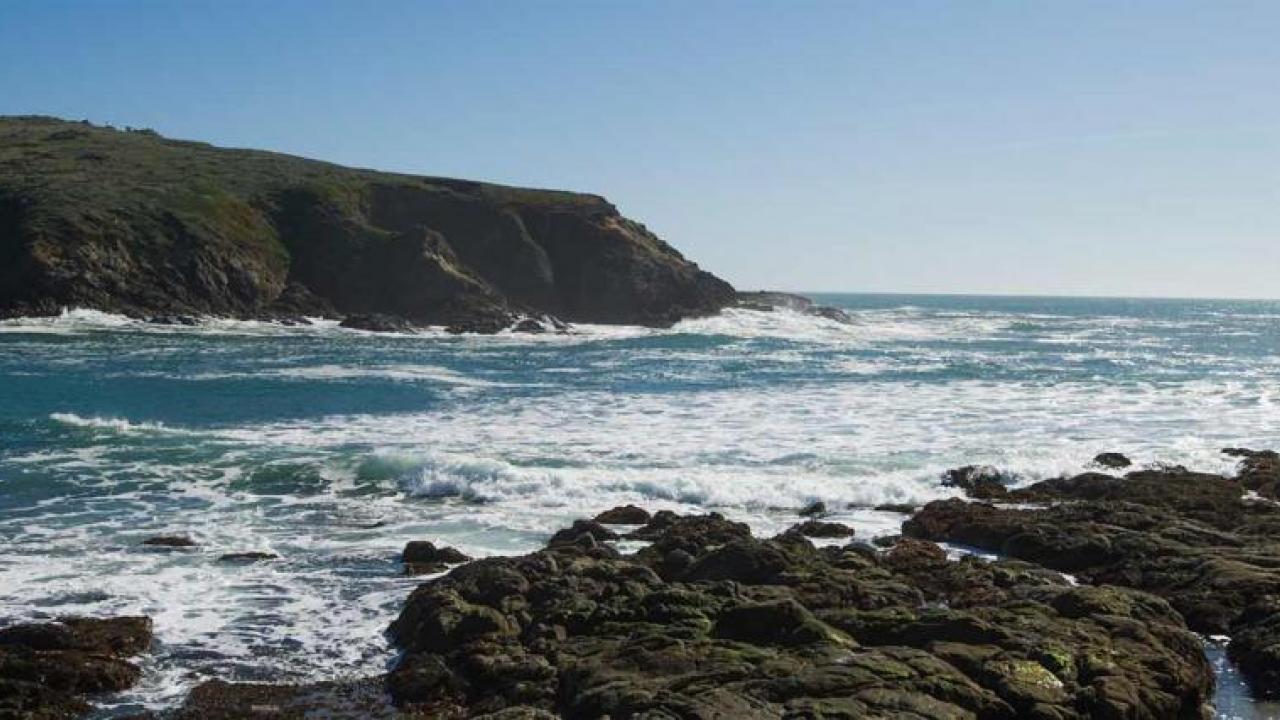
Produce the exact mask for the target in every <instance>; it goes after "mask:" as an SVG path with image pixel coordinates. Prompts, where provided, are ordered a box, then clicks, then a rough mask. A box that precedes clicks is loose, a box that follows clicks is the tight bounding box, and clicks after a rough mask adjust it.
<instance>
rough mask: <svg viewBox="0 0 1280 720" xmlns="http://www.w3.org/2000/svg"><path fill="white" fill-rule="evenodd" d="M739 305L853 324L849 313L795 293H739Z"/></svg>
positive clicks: (758, 291)
mask: <svg viewBox="0 0 1280 720" xmlns="http://www.w3.org/2000/svg"><path fill="white" fill-rule="evenodd" d="M737 305H738V307H740V308H746V309H748V310H762V311H765V312H772V311H774V310H790V311H792V312H798V313H803V314H805V315H813V316H815V317H821V318H826V319H828V320H834V321H835V322H838V323H851V322H853V318H852V317H851V316H850V315H849V313H847V312H845V311H844V310H841V309H840V308H838V307H832V306H830V305H820V304H818V303H816V302H814V301H813V299H812V298H807V297H805V296H804V295H797V294H795V293H785V292H776V291H772V290H756V291H750V292H739V293H738V294H737Z"/></svg>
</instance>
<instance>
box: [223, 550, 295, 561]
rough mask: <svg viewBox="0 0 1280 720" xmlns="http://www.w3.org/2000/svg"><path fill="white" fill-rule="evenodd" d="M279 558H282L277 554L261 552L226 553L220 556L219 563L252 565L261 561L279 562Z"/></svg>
mask: <svg viewBox="0 0 1280 720" xmlns="http://www.w3.org/2000/svg"><path fill="white" fill-rule="evenodd" d="M279 558H280V556H279V555H277V554H275V553H269V552H261V551H257V550H254V551H250V552H234V553H224V554H222V555H219V556H218V562H229V563H234V562H245V563H250V562H258V561H260V560H278V559H279Z"/></svg>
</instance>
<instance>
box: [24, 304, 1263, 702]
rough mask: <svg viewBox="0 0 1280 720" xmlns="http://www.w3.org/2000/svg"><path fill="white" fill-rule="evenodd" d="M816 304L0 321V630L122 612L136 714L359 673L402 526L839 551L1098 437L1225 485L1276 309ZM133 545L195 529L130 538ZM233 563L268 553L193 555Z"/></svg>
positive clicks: (385, 607)
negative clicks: (670, 521) (513, 325)
mask: <svg viewBox="0 0 1280 720" xmlns="http://www.w3.org/2000/svg"><path fill="white" fill-rule="evenodd" d="M818 299H819V300H820V301H821V302H824V303H828V304H832V305H837V306H839V307H842V308H844V309H845V310H847V311H848V313H849V314H850V317H851V322H849V323H847V324H845V323H839V322H835V321H832V320H828V319H824V318H819V317H813V316H808V315H803V314H798V313H795V312H789V311H774V312H762V311H754V310H739V309H735V310H728V311H726V312H724V313H723V314H721V315H719V316H716V317H711V318H704V319H697V320H688V321H685V322H682V323H680V324H678V325H676V326H675V327H673V328H670V329H662V330H656V329H641V328H622V327H599V326H579V327H578V328H576V330H575V332H573V333H571V334H567V335H511V334H502V335H497V336H490V337H479V336H449V335H445V334H443V333H420V334H400V335H382V334H369V333H364V332H360V331H354V330H346V329H342V328H339V327H337V326H336V324H335V323H333V322H326V321H318V322H316V323H314V324H313V325H310V326H304V327H283V326H280V325H274V324H270V323H252V322H232V321H221V320H209V321H206V322H205V323H204V324H202V325H200V326H198V327H169V326H155V325H148V324H146V323H142V322H138V321H134V320H129V319H126V318H122V317H117V316H111V315H105V314H101V313H96V312H92V311H83V310H78V311H70V312H67V313H64V314H63V315H62V316H61V317H56V318H45V319H29V320H14V321H5V322H0V622H7V621H12V620H19V619H37V618H50V617H56V616H60V615H67V614H87V615H112V614H124V613H141V614H146V615H149V616H151V617H152V618H154V620H155V628H156V636H157V644H156V646H155V648H154V649H153V651H152V652H151V653H149V654H148V655H146V656H144V657H143V658H142V663H143V665H144V668H145V675H144V679H143V681H142V683H141V684H140V685H139V686H138V687H137V688H136V689H134V690H132V691H129V692H128V693H125V694H123V695H121V696H118V697H116V698H114V699H113V700H111V707H113V708H114V709H115V711H119V712H125V711H127V710H130V709H137V708H139V707H143V706H145V707H151V708H161V707H166V706H171V705H172V704H174V703H176V702H178V701H180V699H181V697H182V695H183V694H184V693H185V692H186V691H187V690H189V689H190V688H191V687H192V686H193V685H194V684H195V683H198V682H200V681H201V680H203V679H207V678H214V677H217V678H223V679H228V680H260V681H271V682H286V681H301V680H308V679H319V678H333V677H344V676H353V675H361V674H368V673H375V672H379V671H381V670H383V669H384V668H385V667H386V665H387V663H388V662H389V661H390V660H391V659H392V658H393V649H392V648H391V647H390V646H389V644H388V642H387V639H386V637H385V636H384V631H385V629H386V627H387V624H388V623H389V622H390V621H391V620H392V619H393V618H394V617H395V615H396V613H397V612H398V610H399V607H400V605H401V603H402V601H403V599H404V597H405V596H406V595H407V594H408V593H409V591H410V589H411V588H412V587H413V586H414V585H415V584H416V583H417V582H419V581H420V580H421V579H420V578H406V577H404V576H403V575H402V574H401V573H402V568H401V566H400V564H399V562H398V558H397V556H398V553H399V550H400V549H401V548H402V547H403V546H404V543H405V542H407V541H408V540H414V539H426V540H432V541H435V542H437V543H444V544H447V545H452V546H455V547H458V548H459V549H461V550H463V551H465V552H467V553H470V554H472V555H489V554H501V553H521V552H526V551H529V550H532V549H534V548H537V547H539V546H541V544H542V543H543V542H544V541H545V540H546V538H547V537H548V536H549V534H550V533H551V532H553V531H554V530H555V529H557V528H559V527H562V526H564V525H566V524H567V523H568V522H569V521H571V520H573V519H575V518H578V517H583V516H589V515H593V514H595V513H596V512H598V511H600V510H604V509H607V508H609V507H612V506H614V505H618V504H624V503H636V504H639V505H642V506H644V507H647V508H650V509H659V508H671V509H674V510H677V511H681V512H705V511H708V510H715V511H718V512H722V513H724V514H726V515H728V516H730V517H733V518H735V519H740V520H744V521H746V522H748V523H750V524H751V525H752V526H753V528H754V529H755V530H756V531H757V532H758V533H764V534H769V533H774V532H777V531H780V530H782V529H784V528H786V527H787V526H789V525H790V524H792V523H793V522H795V520H796V517H795V512H796V510H797V509H798V508H801V507H802V506H804V505H806V504H808V503H811V502H813V501H816V500H821V501H824V502H825V503H826V504H827V506H828V507H829V508H832V509H834V510H836V511H837V514H836V518H835V519H837V520H840V521H844V522H847V523H850V524H852V525H854V526H855V527H856V528H857V529H858V533H859V535H860V536H861V537H863V538H870V537H873V536H875V535H878V534H885V533H893V532H896V531H897V528H898V525H899V523H900V522H901V520H902V516H900V515H896V514H894V513H887V512H878V511H875V510H874V509H873V508H874V506H875V505H877V504H880V503H923V502H926V501H928V500H932V499H935V498H941V497H948V496H950V495H952V494H953V491H952V490H950V489H948V488H944V487H942V486H941V484H940V482H939V475H940V474H941V473H942V472H943V471H944V470H946V469H948V468H951V467H955V466H957V465H964V464H973V463H982V464H991V465H995V466H998V467H1000V468H1003V469H1006V470H1008V471H1011V472H1013V473H1016V474H1017V475H1018V476H1019V477H1020V478H1021V479H1022V480H1023V481H1024V482H1031V481H1034V480H1037V479H1040V478H1044V477H1050V476H1054V475H1058V474H1061V473H1072V472H1078V471H1080V470H1081V469H1082V468H1083V466H1084V464H1085V463H1086V462H1088V460H1089V459H1090V458H1091V457H1092V456H1093V455H1094V454H1096V453H1098V452H1100V451H1104V450H1113V451H1120V452H1123V453H1125V454H1127V455H1129V456H1130V457H1131V458H1133V459H1134V460H1135V461H1137V462H1138V463H1140V464H1141V463H1153V462H1157V461H1159V462H1168V463H1180V464H1184V465H1187V466H1188V467H1193V468H1196V469H1202V470H1208V471H1219V472H1227V471H1230V469H1231V463H1230V461H1229V459H1227V458H1224V457H1223V456H1221V454H1220V453H1219V452H1218V450H1219V449H1220V448H1222V447H1224V446H1228V445H1241V446H1246V447H1257V448H1266V447H1273V448H1280V402H1278V401H1280V302H1263V301H1256V302H1249V301H1212V300H1119V299H1063V298H998V297H949V296H903V295H828V296H819V297H818ZM158 534H183V535H189V536H190V537H192V538H193V539H194V540H196V541H197V542H198V543H199V544H198V546H197V547H196V548H194V549H191V550H172V549H170V550H166V549H159V548H148V547H142V546H140V545H139V543H140V541H142V540H143V539H145V538H147V537H149V536H152V535H158ZM240 551H264V552H271V553H276V554H278V555H279V556H280V559H279V560H275V561H270V562H261V563H249V564H231V563H220V562H217V558H218V556H220V555H222V554H223V553H229V552H240ZM1219 656H1220V653H1219ZM1218 661H1221V658H1220V657H1218V658H1217V660H1215V662H1218ZM1221 663H1222V664H1223V665H1224V667H1226V665H1225V661H1221ZM1224 677H1225V676H1224ZM1228 679H1229V678H1228ZM1223 692H1226V693H1229V694H1230V697H1226V696H1224V698H1223V700H1222V706H1223V707H1224V708H1225V707H1228V706H1229V707H1230V708H1232V709H1231V713H1232V715H1233V716H1238V717H1243V718H1248V717H1250V716H1251V715H1257V712H1263V711H1262V710H1257V711H1256V712H1255V708H1257V707H1258V706H1255V705H1253V704H1251V703H1250V702H1249V701H1248V698H1247V693H1246V691H1245V690H1243V686H1241V685H1240V684H1239V683H1238V682H1236V683H1234V684H1231V683H1230V682H1228V683H1224V690H1223ZM1257 716H1258V717H1265V715H1257Z"/></svg>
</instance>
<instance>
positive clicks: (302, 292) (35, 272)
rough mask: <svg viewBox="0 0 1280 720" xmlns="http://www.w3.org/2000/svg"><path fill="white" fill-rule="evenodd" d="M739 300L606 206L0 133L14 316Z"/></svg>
mask: <svg viewBox="0 0 1280 720" xmlns="http://www.w3.org/2000/svg"><path fill="white" fill-rule="evenodd" d="M733 299H734V296H733V289H732V288H731V287H730V286H729V285H728V284H727V283H725V282H724V281H722V280H720V279H718V278H716V277H715V276H713V275H711V274H710V273H707V272H704V271H702V270H700V269H698V267H697V265H695V264H694V263H692V262H689V261H688V260H686V259H685V258H684V257H683V256H681V255H680V253H679V252H677V251H676V250H675V249H673V248H672V247H670V246H669V245H667V244H666V243H664V242H663V241H662V240H660V239H659V238H658V237H657V236H655V235H654V234H653V233H651V232H649V231H648V230H647V229H646V228H645V227H644V226H643V225H641V224H639V223H636V222H634V221H631V220H628V219H627V218H625V217H623V216H621V215H620V214H619V213H618V211H617V209H616V208H615V207H613V205H611V204H609V203H608V202H607V201H605V200H604V199H603V198H600V197H598V196H594V195H583V194H577V193H568V192H557V191H547V190H529V189H522V188H511V187H503V186H498V185H491V184H485V183H477V182H468V181H460V180H448V179H440V178H424V177H414V176H407V175H396V174H390V173H377V172H372V171H366V170H355V169H349V168H343V167H338V166H334V165H329V164H326V163H320V162H316V161H311V160H305V159H302V158H295V157H289V156H284V155H277V154H273V153H266V152H257V151H245V150H227V149H220V148H214V147H211V146H208V145H204V144H199V143H189V142H178V141H173V140H167V139H164V138H161V137H159V136H157V135H155V134H154V133H150V132H145V131H143V132H137V131H118V130H114V129H111V128H101V127H94V126H90V125H86V124H80V123H70V122H65V121H60V120H54V119H48V118H0V316H4V315H8V316H13V315H33V314H37V315H39V314H52V313H57V312H59V311H60V309H61V308H63V307H68V306H79V307H91V308H96V309H101V310H107V311H113V312H123V313H127V314H135V315H153V314H174V313H183V314H214V315H228V316H239V317H260V316H279V315H296V314H351V313H387V314H394V315H399V316H403V317H405V318H408V319H410V320H413V321H415V322H417V323H421V324H459V323H461V324H464V325H465V324H468V323H485V322H488V323H490V324H492V322H493V321H494V320H495V319H499V320H501V319H505V318H509V317H511V316H512V315H514V314H519V313H528V314H550V315H555V316H558V317H561V318H563V319H566V320H570V321H582V322H603V323H623V324H646V325H662V324H669V323H671V322H674V321H676V320H678V319H680V318H682V317H688V316H694V315H701V314H708V313H712V312H715V311H717V310H719V309H720V308H722V307H724V306H725V305H727V304H729V303H731V302H733Z"/></svg>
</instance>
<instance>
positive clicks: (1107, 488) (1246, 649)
mask: <svg viewBox="0 0 1280 720" xmlns="http://www.w3.org/2000/svg"><path fill="white" fill-rule="evenodd" d="M1241 457H1242V458H1243V462H1242V463H1241V468H1240V472H1239V474H1238V475H1237V476H1236V477H1222V476H1219V475H1214V474H1210V473H1196V472H1191V471H1188V470H1186V469H1185V468H1181V467H1166V468H1160V469H1152V470H1139V471H1135V472H1131V473H1128V474H1127V475H1125V476H1124V477H1122V478H1118V477H1114V476H1112V475H1106V474H1102V473H1084V474H1081V475H1077V476H1074V477H1067V478H1057V479H1053V480H1047V481H1044V482H1040V483H1036V484H1034V485H1031V486H1029V487H1027V488H1023V489H1018V490H1013V491H1010V492H1009V493H1008V494H1007V495H1006V496H1005V499H1007V500H1010V501H1014V502H1018V503H1023V504H1022V505H1019V506H1016V507H1002V506H1000V505H999V504H982V503H972V502H965V501H962V500H946V501H938V502H933V503H930V504H929V505H927V506H925V507H924V508H923V509H922V510H921V511H920V512H919V513H918V514H916V515H915V516H914V517H912V518H911V519H910V520H908V521H907V522H906V523H905V524H904V526H903V531H904V533H906V534H907V535H910V536H913V537H916V538H922V539H927V540H934V541H947V542H954V543H960V544H964V545H969V546H974V547H978V548H982V549H984V550H989V551H992V552H996V553H999V554H1002V555H1004V556H1008V557H1012V558H1017V559H1020V560H1025V561H1029V562H1033V563H1036V564H1038V565H1042V566H1044V567H1047V568H1053V569H1055V570H1059V571H1062V572H1066V573H1071V574H1073V575H1075V576H1077V577H1078V578H1079V579H1080V580H1081V581H1084V582H1088V583H1091V584H1096V585H1110V586H1123V587H1128V588H1134V589H1137V590H1142V591H1145V592H1149V593H1152V594H1154V595H1157V596H1159V597H1161V598H1164V599H1165V600H1167V601H1168V602H1169V604H1170V605H1171V606H1172V607H1173V608H1174V609H1175V610H1176V611H1177V612H1178V613H1180V614H1181V616H1182V617H1184V618H1185V619H1186V622H1187V624H1188V626H1189V627H1190V628H1191V629H1193V630H1195V631H1197V632H1200V633H1203V634H1206V635H1229V636H1230V637H1231V642H1230V644H1229V646H1228V652H1229V654H1230V655H1231V657H1232V658H1233V659H1235V660H1236V661H1237V662H1238V663H1239V665H1240V667H1241V670H1242V671H1243V672H1244V674H1245V676H1246V677H1247V679H1248V680H1249V681H1250V683H1251V685H1252V686H1253V688H1254V690H1255V692H1256V693H1257V694H1258V695H1260V696H1276V695H1278V694H1280V634H1278V633H1280V542H1277V541H1276V538H1277V537H1280V505H1277V503H1276V502H1275V501H1274V500H1271V499H1269V498H1267V497H1266V496H1262V497H1260V498H1259V499H1256V500H1255V499H1251V497H1250V496H1249V495H1247V494H1246V493H1247V492H1248V491H1249V490H1250V489H1252V488H1260V489H1261V491H1259V490H1253V492H1258V493H1259V494H1260V495H1261V492H1272V491H1271V490H1269V488H1271V487H1272V486H1271V485H1270V483H1269V482H1268V480H1267V473H1268V472H1269V466H1268V463H1269V462H1270V460H1269V459H1268V458H1270V457H1271V456H1269V455H1268V454H1267V453H1265V452H1262V453H1256V454H1248V455H1241ZM1037 502H1040V503H1045V505H1044V506H1043V507H1040V508H1035V507H1026V505H1025V503H1037Z"/></svg>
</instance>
